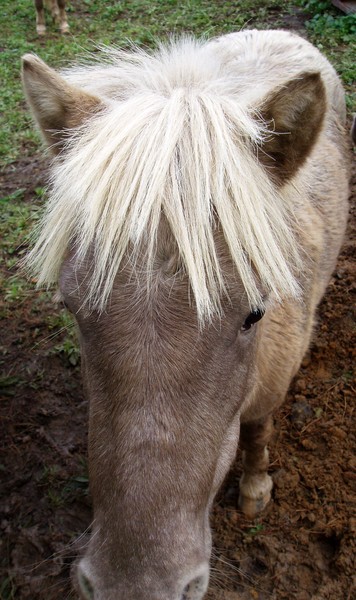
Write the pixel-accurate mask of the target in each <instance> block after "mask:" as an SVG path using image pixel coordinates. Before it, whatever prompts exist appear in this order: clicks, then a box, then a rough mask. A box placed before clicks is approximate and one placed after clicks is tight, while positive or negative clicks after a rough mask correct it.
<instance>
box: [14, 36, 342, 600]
mask: <svg viewBox="0 0 356 600" xmlns="http://www.w3.org/2000/svg"><path fill="white" fill-rule="evenodd" d="M252 33H253V32H252ZM252 33H251V35H252ZM278 34H279V35H280V36H281V40H282V38H283V39H284V41H285V37H287V36H288V34H282V32H274V33H273V34H272V33H271V39H273V40H274V36H275V35H277V37H278ZM238 35H240V34H238ZM243 35H244V34H241V36H243ZM253 35H256V32H255V33H253ZM259 35H261V36H262V35H264V34H262V33H261V34H259ZM292 37H293V36H292ZM223 39H224V38H223ZM296 39H297V40H298V39H299V38H296ZM292 42H293V39H292ZM271 43H272V42H271ZM299 43H300V44H306V42H303V43H302V42H301V41H300V42H299ZM292 46H293V43H292ZM232 47H234V46H233V45H232ZM308 48H309V46H308ZM227 50H228V51H229V52H230V46H229V45H227ZM279 51H280V54H281V56H282V60H284V46H283V44H281V47H280V49H279ZM308 51H310V52H311V50H308ZM46 69H47V67H45V66H43V63H41V62H39V61H37V59H33V58H32V59H29V58H27V59H25V63H24V73H23V78H24V84H25V87H26V93H27V97H28V99H29V103H30V105H31V107H32V109H33V112H34V114H35V117H36V119H37V122H38V123H39V125H40V127H41V129H42V132H43V135H44V136H45V138H46V139H47V141H48V142H49V143H53V139H54V138H53V136H52V130H53V129H55V130H57V131H59V139H61V136H62V135H63V133H62V132H63V130H64V129H65V128H67V127H71V126H72V127H73V126H76V125H77V124H79V121H80V120H81V119H82V121H85V120H86V119H87V118H88V115H90V114H92V113H93V112H94V113H95V112H96V111H97V110H100V106H101V105H100V101H99V100H98V99H97V98H96V97H95V96H92V95H91V94H88V93H87V92H83V93H81V92H77V91H75V90H74V88H72V86H70V87H69V85H68V84H67V83H66V82H64V81H63V80H62V81H61V80H60V78H59V76H55V75H54V74H53V72H52V71H51V70H49V69H48V71H47V70H46ZM323 69H324V76H323V81H324V83H323V82H322V81H321V77H320V75H319V74H318V73H314V72H313V73H311V74H300V76H299V77H294V78H293V79H292V80H291V81H290V82H289V83H288V82H287V83H286V84H285V85H284V86H277V90H275V91H273V92H272V93H269V94H268V95H267V97H266V99H265V101H264V102H263V103H262V105H261V104H260V113H261V114H262V116H263V117H264V118H265V119H266V120H267V121H268V123H269V124H270V126H271V135H270V137H269V138H268V139H267V140H266V141H265V144H264V145H262V147H260V149H259V153H258V157H259V160H260V161H261V164H262V165H263V166H264V167H265V168H266V169H267V171H268V172H269V173H270V176H271V178H273V180H274V181H275V182H276V183H277V185H278V186H279V188H281V189H282V190H283V193H284V194H285V195H286V196H287V194H291V193H293V194H294V196H293V197H294V199H295V211H296V222H297V224H298V227H297V231H296V235H297V238H298V242H299V244H300V247H301V249H302V252H303V257H304V264H303V269H302V270H301V272H300V273H297V274H296V276H297V279H298V282H299V284H300V287H301V290H302V297H301V298H300V299H295V298H294V299H291V298H285V299H284V300H283V302H282V303H277V302H275V299H274V298H273V295H271V296H270V297H269V298H266V299H265V300H266V313H265V315H264V317H263V318H262V320H261V321H260V322H259V323H257V324H256V325H254V326H253V327H251V329H249V330H247V331H246V330H245V328H244V323H245V321H246V318H247V317H248V315H249V313H250V307H249V303H248V299H247V297H246V294H245V290H244V287H243V285H242V283H241V280H240V278H239V276H238V275H237V273H236V268H235V267H234V264H233V262H232V259H231V255H230V252H229V249H228V247H227V244H226V241H225V238H224V235H223V233H222V232H221V230H220V228H219V223H218V222H217V221H216V223H215V224H216V227H215V229H214V236H215V245H216V250H217V254H218V258H219V262H220V265H221V268H222V271H223V272H224V275H225V278H226V281H227V283H228V293H229V300H228V299H227V298H225V299H224V300H223V301H222V302H223V311H224V315H223V318H219V317H218V316H216V317H215V318H214V319H213V321H212V322H211V323H210V324H206V325H205V327H199V324H198V320H197V313H196V306H195V304H194V298H192V297H191V289H190V283H189V279H188V276H187V274H186V272H185V271H184V269H183V268H182V264H181V260H180V259H179V251H178V247H177V243H176V241H175V239H174V237H173V235H172V232H171V230H170V228H169V226H168V223H167V221H166V219H165V218H164V216H162V219H161V223H160V227H159V231H158V235H157V244H156V248H155V261H154V269H153V271H154V272H153V274H151V275H152V277H151V283H150V286H148V277H147V265H146V253H145V247H144V246H142V248H141V253H139V255H138V257H137V261H136V263H135V264H134V265H133V264H132V260H131V258H132V257H131V254H130V248H128V249H127V252H126V255H125V256H124V260H123V262H122V266H121V268H120V269H119V271H118V273H117V275H116V278H115V282H114V287H113V289H112V293H111V297H110V300H109V303H108V305H107V307H106V310H105V311H103V312H101V313H99V312H95V311H91V312H90V311H88V310H87V308H86V307H85V305H83V298H85V295H86V291H87V286H88V275H89V274H90V270H91V268H92V265H93V262H94V261H95V249H94V248H92V252H91V253H89V254H88V255H87V257H86V260H85V261H84V262H82V263H81V264H78V263H77V261H76V249H75V241H73V246H72V247H71V248H68V249H67V250H68V252H67V256H66V258H65V260H64V263H63V265H62V269H61V277H60V288H61V292H62V296H63V298H64V301H65V303H66V304H67V306H68V308H69V310H70V311H72V313H73V314H74V316H75V318H76V320H77V323H78V327H79V331H80V342H81V351H82V361H83V362H82V370H83V379H84V384H85V388H86V393H87V396H88V398H89V400H90V417H89V470H90V485H91V492H92V497H93V508H94V524H93V531H92V536H91V539H90V542H89V545H88V548H87V549H86V552H85V555H84V557H83V558H82V560H81V561H80V562H79V565H78V567H77V570H76V573H75V582H76V583H75V585H76V586H77V587H78V591H79V593H80V595H81V597H82V598H95V600H119V599H123V598H125V600H147V599H149V600H183V599H187V600H188V599H189V600H200V599H201V598H202V596H203V594H204V592H205V589H206V586H207V581H208V563H209V558H210V552H211V533H210V528H209V510H210V507H211V504H212V502H213V499H214V495H215V494H216V491H217V490H218V488H219V486H220V485H221V483H222V481H223V478H224V477H225V475H226V473H227V470H228V468H229V466H230V465H231V462H232V461H233V458H234V455H235V451H236V447H237V443H238V440H239V435H240V425H241V444H242V448H243V451H244V455H243V466H244V475H243V477H242V479H241V482H240V506H241V508H242V509H243V510H244V511H245V512H246V513H247V514H249V515H252V516H254V515H255V514H256V513H257V512H258V511H259V510H261V509H262V508H263V507H264V506H265V504H266V503H267V502H268V500H269V498H270V493H271V487H272V486H271V478H270V477H269V475H267V467H268V452H267V449H266V444H267V442H268V440H269V437H270V433H271V414H272V413H273V411H274V410H276V408H277V407H278V406H279V405H280V404H281V403H282V402H283V399H284V397H285V394H286V391H287V389H288V386H289V384H290V381H291V379H292V378H293V376H294V375H295V373H296V372H297V370H298V368H299V365H300V363H301V361H302V358H303V356H304V353H305V351H306V350H307V348H308V345H309V343H310V339H311V335H312V331H313V326H314V320H315V313H316V308H317V305H318V303H319V301H320V299H321V297H322V295H323V293H324V291H325V288H326V286H327V284H328V281H329V278H330V275H331V273H332V270H333V268H334V265H335V261H336V257H337V254H338V251H339V248H340V245H341V242H342V239H343V234H344V230H345V223H346V216H347V195H348V178H349V158H348V150H347V144H346V135H345V129H344V123H343V116H342V114H343V110H344V108H343V106H342V102H341V100H340V98H342V92H341V91H340V90H341V88H340V84H339V82H338V80H337V77H336V75H335V74H334V73H333V72H332V70H331V67H330V69H329V67H327V66H325V63H323ZM325 73H326V75H325ZM328 77H329V79H328ZM327 81H329V84H328V85H330V86H331V85H334V92H333V93H332V92H330V94H329V98H330V97H331V98H332V97H334V98H336V99H337V101H335V106H329V104H328V102H329V100H328V102H326V100H325V97H326V96H325V93H324V90H325V89H326V91H328V89H327V87H326V88H325V85H326V82H327ZM82 94H84V95H82ZM337 104H338V106H339V107H340V108H339V107H338V106H337ZM261 106H262V108H261ZM275 132H276V133H275ZM63 159H64V160H65V153H63ZM296 190H297V192H296ZM193 200H194V199H192V201H193ZM259 285H260V288H261V289H260V291H261V294H262V295H267V293H266V290H265V289H263V286H262V284H261V283H259Z"/></svg>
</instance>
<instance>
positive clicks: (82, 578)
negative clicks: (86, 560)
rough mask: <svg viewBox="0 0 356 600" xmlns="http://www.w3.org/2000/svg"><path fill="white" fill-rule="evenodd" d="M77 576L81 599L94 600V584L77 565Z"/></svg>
mask: <svg viewBox="0 0 356 600" xmlns="http://www.w3.org/2000/svg"><path fill="white" fill-rule="evenodd" d="M77 578H78V583H79V590H80V594H81V597H82V598H83V600H94V586H93V585H92V583H91V581H90V579H89V577H88V576H87V575H86V573H84V571H83V569H81V568H80V566H79V567H78V570H77Z"/></svg>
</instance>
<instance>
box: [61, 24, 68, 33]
mask: <svg viewBox="0 0 356 600" xmlns="http://www.w3.org/2000/svg"><path fill="white" fill-rule="evenodd" d="M59 31H60V32H61V33H69V25H68V23H63V24H62V25H61V26H60V28H59Z"/></svg>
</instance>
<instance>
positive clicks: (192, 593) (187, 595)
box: [180, 572, 209, 600]
mask: <svg viewBox="0 0 356 600" xmlns="http://www.w3.org/2000/svg"><path fill="white" fill-rule="evenodd" d="M208 583H209V573H208V572H205V573H202V574H201V575H199V576H198V577H194V579H192V580H191V581H190V582H189V583H188V584H187V585H186V586H185V588H184V590H183V594H182V596H181V598H180V600H201V598H203V596H204V594H205V592H206V591H207V589H208Z"/></svg>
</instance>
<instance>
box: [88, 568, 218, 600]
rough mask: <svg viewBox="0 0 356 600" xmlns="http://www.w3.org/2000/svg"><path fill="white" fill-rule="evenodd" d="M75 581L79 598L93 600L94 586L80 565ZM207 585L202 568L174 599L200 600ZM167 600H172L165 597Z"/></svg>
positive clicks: (207, 574)
mask: <svg viewBox="0 0 356 600" xmlns="http://www.w3.org/2000/svg"><path fill="white" fill-rule="evenodd" d="M77 580H78V583H79V590H80V595H81V598H83V600H94V598H95V593H94V585H93V583H92V582H91V581H90V578H89V576H88V574H87V573H86V572H85V570H84V569H83V568H82V567H81V565H79V566H78V569H77ZM208 583H209V569H208V568H207V569H206V568H204V571H203V572H202V573H201V574H200V575H198V576H195V577H194V578H193V579H191V580H190V581H189V583H187V584H185V586H184V589H183V592H182V593H181V594H179V595H178V597H177V596H176V595H175V594H174V598H175V599H176V600H202V598H203V596H204V594H205V592H206V591H207V589H208ZM147 600H148V599H147ZM167 600H173V598H171V597H169V598H168V597H167Z"/></svg>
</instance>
